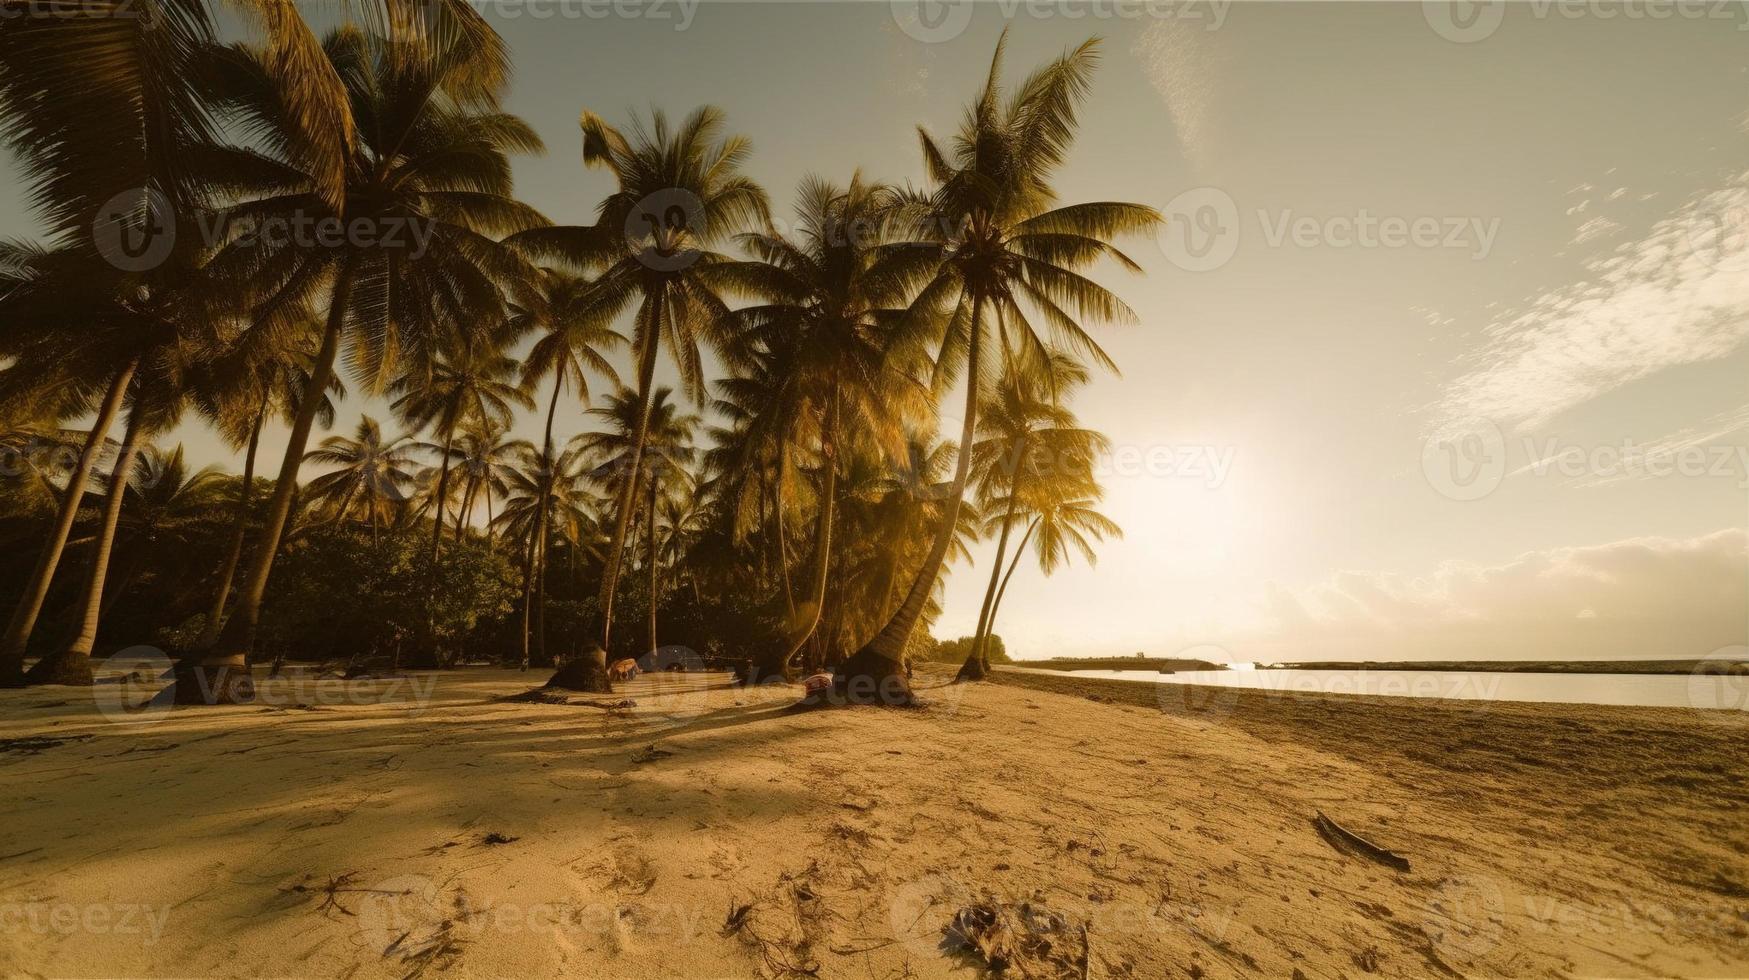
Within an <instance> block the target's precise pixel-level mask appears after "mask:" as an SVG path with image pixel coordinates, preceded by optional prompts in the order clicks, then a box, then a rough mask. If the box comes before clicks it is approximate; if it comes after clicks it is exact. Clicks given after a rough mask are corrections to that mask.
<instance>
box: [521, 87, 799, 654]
mask: <svg viewBox="0 0 1749 980" xmlns="http://www.w3.org/2000/svg"><path fill="white" fill-rule="evenodd" d="M582 127H583V162H584V163H585V165H588V166H593V167H601V168H603V169H605V170H607V171H608V172H609V173H611V174H612V175H613V178H614V180H615V182H616V183H617V185H618V186H617V187H616V188H615V190H614V192H613V193H612V194H610V195H608V197H607V199H606V200H605V201H603V202H602V204H601V206H600V208H599V209H598V210H597V221H596V224H595V225H593V226H591V227H587V228H549V229H540V230H537V231H532V232H529V233H526V234H524V235H520V236H518V237H517V238H516V241H517V243H518V244H520V245H521V246H522V247H523V248H524V249H526V250H527V251H529V252H530V253H531V254H534V255H537V256H539V257H541V258H545V259H550V260H555V261H563V262H566V263H568V264H570V265H572V266H575V267H578V268H584V269H589V268H601V269H603V271H602V272H601V274H600V275H599V276H598V277H597V278H596V280H595V284H594V288H593V289H592V291H591V292H592V297H591V302H592V304H593V305H594V306H595V307H597V308H598V309H599V311H600V312H601V313H602V314H603V315H606V316H608V317H609V318H612V317H617V316H618V315H619V314H620V312H622V311H623V310H625V309H627V308H629V307H632V306H633V305H634V304H635V305H636V314H635V316H634V319H633V324H634V326H633V331H632V355H633V359H634V360H635V362H636V364H637V372H638V376H637V389H636V391H637V397H638V401H639V412H638V416H637V418H638V424H637V428H636V430H635V434H634V438H633V440H632V459H631V460H630V463H631V468H632V469H633V470H637V469H638V463H639V460H638V457H639V456H641V454H642V453H643V451H644V444H645V437H646V435H647V432H648V424H649V405H650V392H651V386H652V384H653V379H654V377H655V372H656V359H657V354H658V353H659V350H660V348H661V347H663V346H666V347H667V348H668V353H669V356H670V357H672V358H673V359H674V361H675V364H676V366H677V367H678V368H679V370H680V379H681V383H682V386H683V387H684V388H685V390H686V393H687V394H688V395H689V396H691V397H692V398H693V399H694V400H695V401H699V400H702V399H703V396H704V369H703V366H702V361H701V358H700V355H699V340H700V339H701V337H705V338H707V339H708V335H709V331H710V327H711V325H712V324H715V323H716V322H717V321H718V320H720V319H721V318H722V316H723V315H724V314H725V313H727V312H728V308H727V307H726V305H725V304H724V301H723V298H722V296H723V294H724V293H725V291H729V290H735V289H737V286H738V284H737V283H736V281H735V277H734V275H733V271H732V269H728V268H725V266H727V265H728V261H727V260H726V259H725V258H724V257H723V256H721V255H719V254H717V253H716V252H713V251H711V248H712V247H713V245H715V244H716V243H717V242H720V241H723V240H725V239H727V238H729V237H730V236H731V235H733V234H735V233H736V232H738V231H741V230H743V229H744V228H747V227H750V226H752V227H763V226H765V225H767V224H769V209H768V205H767V203H766V197H765V192H764V191H762V190H760V189H759V186H758V185H757V184H755V183H754V182H753V181H752V179H750V178H748V177H746V176H744V175H743V174H742V173H741V166H742V165H743V164H744V163H745V161H746V159H747V156H748V154H749V152H750V151H751V144H750V143H749V142H748V140H747V139H746V138H745V137H742V136H724V135H722V133H723V113H722V111H721V110H719V109H716V108H714V107H710V106H706V107H704V108H700V109H698V110H696V111H694V112H693V113H692V114H691V115H690V116H688V117H687V118H686V120H685V121H684V122H682V123H681V124H680V126H679V127H678V128H675V127H672V126H670V124H669V122H668V119H667V117H666V116H664V115H663V114H662V113H660V112H657V113H655V114H654V115H653V117H652V119H651V121H650V124H649V125H648V126H647V127H646V126H644V125H643V124H642V123H638V122H634V124H633V126H632V128H631V130H630V132H629V133H621V132H620V131H619V130H617V129H615V128H614V127H612V126H610V125H608V124H607V122H606V121H605V120H603V119H602V118H601V117H599V116H597V115H595V114H594V113H591V112H584V113H583V117H582ZM623 489H624V491H625V493H624V494H622V496H621V498H620V500H619V502H618V505H617V513H616V514H615V517H614V524H613V533H612V538H611V540H610V543H609V546H608V552H607V564H606V568H605V570H604V572H603V574H602V577H601V593H600V595H601V620H602V623H601V646H602V648H603V649H608V648H610V646H611V641H612V638H613V600H614V594H615V592H616V591H617V589H618V587H619V576H620V569H621V564H622V561H623V558H624V553H625V545H626V534H627V531H628V530H629V528H630V527H631V523H632V512H633V511H634V510H635V509H636V505H637V500H636V499H635V497H634V496H633V494H634V493H635V490H636V487H635V486H634V485H633V484H632V483H631V482H630V481H628V482H626V483H625V484H624V488H623ZM562 680H563V679H562V678H557V677H555V678H554V681H555V682H561V681H562ZM590 686H597V685H594V684H591V685H590Z"/></svg>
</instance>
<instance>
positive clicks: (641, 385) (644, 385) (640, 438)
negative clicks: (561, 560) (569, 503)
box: [601, 293, 663, 650]
mask: <svg viewBox="0 0 1749 980" xmlns="http://www.w3.org/2000/svg"><path fill="white" fill-rule="evenodd" d="M650 301H651V303H652V304H654V306H655V309H654V310H653V311H652V313H651V327H650V330H649V333H648V335H647V339H648V341H649V342H648V343H647V344H645V345H644V350H642V351H639V352H638V431H637V434H636V435H635V436H634V437H633V439H632V458H631V469H630V470H629V471H628V472H627V474H626V479H625V488H624V489H623V490H622V491H621V496H620V500H619V513H618V515H616V516H615V518H614V522H613V543H612V544H611V545H610V546H609V547H608V549H607V567H606V568H604V569H603V570H602V573H601V648H602V649H603V650H612V649H613V646H612V643H613V596H614V593H615V592H616V591H618V589H619V575H620V567H621V564H622V562H623V561H624V558H625V548H626V532H627V531H628V530H629V529H630V527H631V523H632V510H633V505H634V504H636V503H637V487H638V481H637V479H636V476H637V474H638V473H639V472H640V471H641V470H642V468H643V464H644V443H645V441H646V440H648V439H649V437H650V385H651V383H652V381H653V380H654V379H655V375H656V346H657V344H658V343H659V341H658V340H657V338H659V337H660V336H661V335H662V318H663V312H662V306H663V304H662V294H661V293H657V294H656V295H655V296H654V297H652V298H651V300H650Z"/></svg>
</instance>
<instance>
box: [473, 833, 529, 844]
mask: <svg viewBox="0 0 1749 980" xmlns="http://www.w3.org/2000/svg"><path fill="white" fill-rule="evenodd" d="M521 839H522V838H520V837H511V836H509V835H507V834H500V833H499V832H497V831H496V830H494V831H492V832H491V833H489V834H484V835H482V836H481V837H480V842H479V843H478V844H475V845H474V846H475V847H497V846H498V845H500V844H514V843H516V842H517V841H519V840H521Z"/></svg>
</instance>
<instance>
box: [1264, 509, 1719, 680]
mask: <svg viewBox="0 0 1749 980" xmlns="http://www.w3.org/2000/svg"><path fill="white" fill-rule="evenodd" d="M1265 616H1266V618H1267V620H1268V621H1269V623H1270V625H1269V626H1268V627H1266V628H1265V629H1264V630H1262V631H1261V632H1260V633H1259V634H1258V635H1256V636H1254V637H1251V638H1249V639H1247V640H1246V641H1245V642H1243V643H1238V644H1235V652H1236V653H1243V654H1245V655H1249V657H1256V658H1257V659H1300V660H1307V659H1312V660H1330V659H1344V660H1371V659H1399V658H1400V659H1454V658H1455V659H1463V658H1468V659H1503V660H1510V659H1530V658H1537V659H1588V658H1597V659H1606V658H1613V657H1628V656H1633V657H1647V658H1653V657H1668V658H1683V657H1704V656H1706V655H1707V654H1709V653H1712V652H1713V651H1714V650H1717V649H1719V648H1721V647H1724V646H1729V645H1732V644H1741V643H1744V642H1745V639H1746V636H1749V532H1745V531H1744V530H1743V529H1741V528H1730V529H1727V530H1723V531H1718V532H1715V533H1713V534H1708V535H1704V536H1702V537H1697V538H1689V539H1683V540H1676V539H1669V538H1633V539H1629V540H1625V541H1616V542H1613V543H1610V544H1603V545H1595V546H1589V547H1575V548H1556V549H1552V550H1548V551H1536V552H1530V553H1528V554H1524V555H1521V556H1519V557H1518V558H1516V559H1513V560H1512V561H1510V562H1506V563H1505V564H1500V565H1478V564H1474V563H1469V562H1448V563H1445V564H1443V565H1441V566H1439V567H1438V568H1437V569H1436V570H1434V571H1433V572H1432V573H1431V574H1429V575H1426V576H1422V577H1408V576H1404V575H1400V574H1391V573H1379V572H1343V573H1339V574H1337V575H1336V576H1334V577H1332V578H1331V579H1330V580H1329V581H1327V582H1326V583H1324V584H1323V585H1320V586H1317V587H1315V588H1312V589H1308V590H1305V591H1303V592H1300V593H1294V592H1291V591H1289V590H1287V589H1284V588H1281V587H1279V586H1274V587H1272V588H1271V590H1270V592H1269V595H1268V597H1267V600H1266V602H1265ZM1249 657H1248V656H1241V659H1248V658H1249Z"/></svg>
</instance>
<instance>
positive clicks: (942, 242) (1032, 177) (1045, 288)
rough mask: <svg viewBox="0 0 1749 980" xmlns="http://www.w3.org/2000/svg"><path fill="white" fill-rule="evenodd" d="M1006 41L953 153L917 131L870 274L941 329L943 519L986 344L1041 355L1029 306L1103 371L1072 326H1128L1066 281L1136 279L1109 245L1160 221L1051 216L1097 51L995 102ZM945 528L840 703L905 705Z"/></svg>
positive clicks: (1067, 213) (963, 475) (1125, 314)
mask: <svg viewBox="0 0 1749 980" xmlns="http://www.w3.org/2000/svg"><path fill="white" fill-rule="evenodd" d="M1005 43H1006V35H1005V36H1004V38H1003V41H1002V42H999V43H998V44H997V46H996V55H995V57H994V58H993V59H992V60H991V63H990V74H989V77H988V79H987V81H986V82H985V85H984V89H983V91H982V92H980V93H979V95H978V98H977V101H976V102H975V103H974V104H973V105H972V107H971V109H970V110H969V111H968V112H967V115H966V119H965V121H964V123H962V125H961V127H960V132H959V135H958V137H957V139H956V140H955V142H954V143H953V145H952V150H951V152H949V151H947V150H944V149H943V148H942V147H941V146H939V145H938V144H937V143H936V142H935V140H934V139H932V138H931V137H930V136H929V135H928V133H923V134H921V135H922V146H923V159H924V166H925V168H926V169H927V171H928V173H929V176H930V179H931V180H932V182H933V183H934V184H935V189H934V190H933V191H932V192H931V193H929V194H927V195H916V194H914V195H911V196H910V200H909V201H908V202H907V209H908V213H906V214H905V216H904V217H902V218H900V219H899V220H897V221H896V222H895V226H894V227H895V232H896V235H897V237H898V238H900V239H901V240H899V241H896V242H893V243H891V244H888V245H884V246H882V247H881V249H879V251H880V252H881V259H880V260H879V262H878V263H877V270H878V272H879V274H882V275H892V276H895V277H897V278H899V279H900V280H901V281H903V282H906V283H910V284H915V285H916V286H918V287H920V288H919V291H918V292H917V295H916V298H915V299H914V300H913V302H912V305H911V310H912V312H913V315H916V316H926V317H940V318H941V319H942V321H943V329H942V340H941V347H940V351H939V354H938V355H937V357H936V372H937V381H938V385H940V386H945V385H946V384H947V383H949V382H951V381H952V380H954V378H955V375H956V374H957V373H958V372H959V371H960V370H961V369H962V368H963V371H964V381H965V386H966V402H965V418H964V419H963V420H962V421H963V426H964V428H963V432H962V435H961V437H960V445H961V447H962V451H961V453H960V458H959V462H958V463H957V464H956V467H955V473H954V481H953V489H952V492H951V495H950V497H951V500H952V501H953V505H952V507H950V512H951V510H952V509H953V507H957V506H958V502H959V501H960V499H961V498H963V496H964V494H965V487H966V483H967V480H968V478H969V477H970V473H971V448H972V444H973V442H974V440H975V437H976V433H977V419H978V408H979V406H980V405H981V404H982V402H983V400H984V390H983V389H984V385H985V375H986V374H987V373H989V371H988V365H987V363H986V361H985V354H984V348H985V345H986V343H987V342H988V341H989V340H991V339H995V340H997V341H998V342H999V343H1000V345H1001V349H1002V351H1003V352H1004V353H1005V354H1006V355H1008V358H1007V359H1008V360H1012V357H1013V354H1014V352H1015V351H1017V350H1023V349H1027V348H1030V349H1032V350H1033V351H1035V352H1036V351H1042V350H1043V348H1044V346H1045V341H1044V339H1043V338H1042V337H1041V336H1040V335H1039V334H1038V333H1037V332H1036V331H1035V329H1034V328H1033V326H1032V323H1031V321H1030V320H1029V319H1028V318H1027V310H1028V309H1030V310H1031V311H1032V312H1033V313H1034V315H1036V316H1037V317H1039V318H1041V319H1042V320H1043V321H1044V323H1045V325H1046V327H1047V329H1048V332H1049V334H1050V336H1051V337H1052V338H1053V339H1054V340H1055V342H1056V344H1057V346H1060V347H1063V348H1065V349H1068V350H1071V351H1074V352H1075V353H1077V354H1078V355H1081V356H1083V357H1087V358H1089V359H1091V360H1092V361H1093V362H1095V363H1097V364H1099V365H1101V366H1104V367H1108V368H1110V367H1113V365H1112V363H1111V359H1110V358H1109V357H1107V356H1106V354H1105V352H1104V351H1103V350H1101V349H1100V347H1099V345H1098V344H1097V343H1095V342H1094V340H1093V339H1092V337H1090V336H1088V334H1087V333H1086V331H1085V330H1083V329H1082V327H1081V325H1080V324H1079V323H1078V322H1077V317H1080V318H1093V319H1100V320H1118V321H1124V320H1134V319H1135V315H1134V313H1133V312H1132V311H1131V310H1130V309H1129V307H1128V306H1126V305H1124V303H1123V301H1121V300H1119V299H1118V298H1117V297H1116V296H1114V295H1113V294H1112V293H1110V292H1109V291H1107V290H1106V289H1105V288H1104V287H1102V286H1099V285H1098V284H1096V283H1094V282H1093V281H1091V280H1089V279H1087V278H1085V277H1083V276H1082V275H1081V274H1080V272H1079V271H1078V270H1080V269H1083V268H1085V267H1087V266H1089V265H1092V264H1094V263H1095V262H1097V261H1099V260H1101V259H1110V260H1113V261H1115V262H1117V263H1118V264H1119V265H1122V266H1124V267H1125V268H1128V269H1130V270H1132V271H1138V270H1139V267H1138V266H1137V265H1136V264H1135V263H1134V262H1132V261H1131V260H1130V259H1129V258H1128V257H1127V256H1125V255H1124V254H1123V253H1122V252H1119V251H1118V250H1117V249H1116V248H1115V247H1113V246H1112V245H1111V244H1110V243H1109V242H1108V239H1109V238H1111V237H1113V236H1115V235H1118V234H1122V233H1128V232H1138V233H1139V232H1147V231H1149V230H1151V229H1152V228H1153V227H1154V226H1155V224H1156V223H1157V222H1158V221H1159V220H1160V216H1159V214H1158V212H1156V211H1154V210H1153V209H1152V208H1148V207H1143V206H1141V205H1137V204H1122V203H1093V204H1072V205H1067V206H1059V205H1058V204H1057V201H1056V196H1055V194H1054V192H1053V191H1052V189H1051V180H1052V178H1053V176H1054V175H1055V171H1056V169H1057V167H1058V165H1060V164H1061V162H1062V160H1063V157H1064V155H1065V153H1066V152H1067V150H1068V148H1069V145H1070V142H1071V141H1072V138H1073V136H1074V130H1075V113H1076V109H1077V107H1078V106H1079V104H1080V103H1081V101H1082V100H1083V99H1084V97H1085V96H1086V94H1087V91H1088V86H1089V82H1090V81H1091V78H1092V74H1093V70H1094V67H1095V65H1096V61H1097V41H1094V40H1089V41H1087V42H1086V43H1084V44H1082V45H1081V46H1080V47H1078V48H1076V49H1074V50H1073V51H1070V52H1068V53H1067V54H1065V55H1063V56H1062V57H1061V58H1059V59H1057V60H1056V61H1053V62H1051V63H1050V64H1048V65H1046V66H1045V67H1043V68H1041V69H1039V70H1038V71H1036V72H1034V73H1033V74H1032V75H1031V76H1030V77H1029V78H1027V79H1026V80H1025V81H1024V82H1023V83H1022V84H1021V86H1020V87H1019V88H1018V89H1017V90H1016V91H1015V92H1014V94H1013V96H1012V97H1011V98H1009V99H1007V100H1006V101H1004V100H1003V91H1002V86H1001V82H1000V78H1001V73H1002V51H1003V46H1004V44H1005ZM1065 307H1066V308H1065ZM992 319H993V320H994V321H995V329H994V330H992V329H991V322H990V321H991V320H992ZM990 334H994V337H991V336H989V335H990ZM957 523H958V522H957V518H956V517H955V516H950V517H949V519H948V520H946V521H944V522H943V523H942V525H941V526H940V527H939V528H938V529H937V530H936V532H935V541H934V544H933V545H932V547H931V548H930V551H929V553H928V555H927V556H926V557H925V559H924V561H923V563H922V565H921V567H920V568H919V570H918V573H917V576H916V578H915V579H914V580H913V581H912V583H911V586H910V588H909V590H908V591H907V593H906V597H905V601H904V602H903V603H902V604H901V605H900V606H899V609H898V611H897V612H896V613H895V614H894V615H893V618H892V619H891V620H889V621H888V622H887V624H886V625H885V626H884V627H883V628H882V629H881V630H880V632H879V633H877V634H876V635H875V637H874V638H873V639H872V640H870V641H869V642H868V643H867V644H866V645H865V646H864V647H863V648H862V649H861V650H860V651H858V652H857V654H856V655H855V656H853V657H851V658H850V659H849V660H846V661H845V662H844V663H842V664H840V665H839V668H838V671H837V677H836V690H837V693H838V694H839V696H840V697H843V698H844V699H846V700H849V701H851V702H857V703H869V702H875V703H889V704H908V703H910V701H911V693H910V689H909V686H908V685H906V683H905V681H904V678H903V676H902V674H901V673H900V670H899V668H900V661H901V658H902V657H903V655H904V651H905V649H906V647H907V645H908V644H909V642H910V639H911V633H912V631H913V630H914V629H915V628H916V625H917V622H918V620H919V618H920V617H921V615H922V613H923V609H924V606H925V605H926V603H927V602H928V600H929V598H930V596H931V595H932V594H933V592H934V590H935V585H936V579H937V578H938V577H939V576H940V574H941V568H942V564H943V562H944V560H945V559H946V556H947V552H948V548H949V546H950V544H951V541H952V535H953V533H954V528H955V527H956V526H957Z"/></svg>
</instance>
